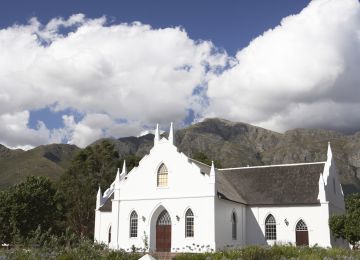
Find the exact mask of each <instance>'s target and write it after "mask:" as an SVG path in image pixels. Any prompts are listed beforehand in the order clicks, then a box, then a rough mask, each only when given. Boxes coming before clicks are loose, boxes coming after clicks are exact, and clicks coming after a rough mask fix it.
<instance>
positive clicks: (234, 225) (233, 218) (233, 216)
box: [231, 211, 237, 240]
mask: <svg viewBox="0 0 360 260" xmlns="http://www.w3.org/2000/svg"><path fill="white" fill-rule="evenodd" d="M231 238H232V240H237V215H236V212H235V211H233V212H232V213H231Z"/></svg>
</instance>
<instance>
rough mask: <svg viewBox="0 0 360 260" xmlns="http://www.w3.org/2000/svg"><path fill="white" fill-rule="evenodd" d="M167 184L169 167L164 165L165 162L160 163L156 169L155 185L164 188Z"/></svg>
mask: <svg viewBox="0 0 360 260" xmlns="http://www.w3.org/2000/svg"><path fill="white" fill-rule="evenodd" d="M164 169H165V170H164ZM168 185H169V169H168V167H167V166H166V165H165V163H161V164H160V166H159V167H158V169H157V171H156V187H158V188H166V187H168Z"/></svg>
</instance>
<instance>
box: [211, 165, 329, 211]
mask: <svg viewBox="0 0 360 260" xmlns="http://www.w3.org/2000/svg"><path fill="white" fill-rule="evenodd" d="M324 165H325V163H311V164H293V165H291V164H290V165H279V166H267V167H248V168H237V169H222V170H218V171H217V174H218V175H217V176H218V177H219V178H218V179H219V180H221V178H224V179H226V180H227V181H228V183H229V184H230V185H231V186H232V187H233V188H234V189H235V190H236V191H237V192H238V193H239V195H240V196H241V197H242V198H244V200H245V201H246V204H250V205H289V204H296V205H298V204H318V203H319V201H318V199H317V197H318V194H319V184H318V183H319V177H320V173H322V172H323V171H324ZM225 196H226V195H225ZM238 202H242V201H238Z"/></svg>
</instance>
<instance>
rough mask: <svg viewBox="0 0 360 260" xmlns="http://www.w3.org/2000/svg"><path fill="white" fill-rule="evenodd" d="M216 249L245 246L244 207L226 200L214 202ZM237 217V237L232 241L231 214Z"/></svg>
mask: <svg viewBox="0 0 360 260" xmlns="http://www.w3.org/2000/svg"><path fill="white" fill-rule="evenodd" d="M215 210H216V211H215V212H216V214H215V236H216V239H215V241H216V249H217V250H219V249H220V250H222V249H229V248H234V247H240V246H244V245H245V244H246V223H245V221H246V206H245V205H242V204H239V203H235V202H231V201H228V200H222V199H216V200H215ZM233 212H235V214H236V217H237V225H236V228H237V237H236V240H233V239H232V219H231V217H232V213H233Z"/></svg>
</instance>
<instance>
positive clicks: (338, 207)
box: [95, 125, 345, 252]
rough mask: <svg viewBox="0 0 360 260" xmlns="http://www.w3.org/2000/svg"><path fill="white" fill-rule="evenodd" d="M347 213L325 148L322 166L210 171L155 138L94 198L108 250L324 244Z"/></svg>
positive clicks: (98, 236)
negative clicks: (336, 218)
mask: <svg viewBox="0 0 360 260" xmlns="http://www.w3.org/2000/svg"><path fill="white" fill-rule="evenodd" d="M344 210H345V207H344V198H343V192H342V188H341V185H340V182H339V180H338V177H337V170H336V167H335V164H334V162H333V159H332V153H331V148H330V144H329V148H328V159H327V161H326V162H320V163H309V164H289V165H274V166H260V167H242V168H231V169H215V167H214V165H212V166H208V165H205V164H203V163H201V162H198V161H195V160H193V159H191V158H188V157H187V156H186V155H185V154H183V153H181V152H179V151H178V149H177V148H176V146H175V145H174V134H173V128H172V125H171V127H170V132H169V137H168V139H166V138H160V135H159V129H158V126H157V128H156V131H155V137H154V146H153V148H152V149H151V150H150V152H149V154H148V155H146V156H144V157H143V158H142V159H141V161H140V162H139V166H138V167H135V168H133V169H132V170H131V171H130V172H129V173H128V172H127V170H126V165H125V163H124V166H123V169H122V171H121V172H120V171H119V170H118V172H117V174H116V177H115V180H114V182H113V183H112V184H111V185H110V187H109V188H108V189H107V190H106V191H105V192H104V194H102V193H101V190H100V189H99V191H98V194H97V203H96V211H95V212H96V213H95V241H96V242H99V243H105V244H108V245H109V247H110V248H113V249H125V250H128V251H130V250H132V249H134V247H135V248H137V249H138V250H140V249H144V248H145V249H146V250H149V251H171V252H204V251H214V250H219V249H226V248H231V247H240V246H245V245H251V244H274V243H292V244H298V245H315V244H317V245H319V246H324V247H329V246H332V245H334V244H335V243H340V244H341V243H343V241H339V240H338V241H335V240H333V239H332V237H331V234H330V230H329V226H328V219H329V216H330V215H332V214H341V213H343V212H344Z"/></svg>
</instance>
